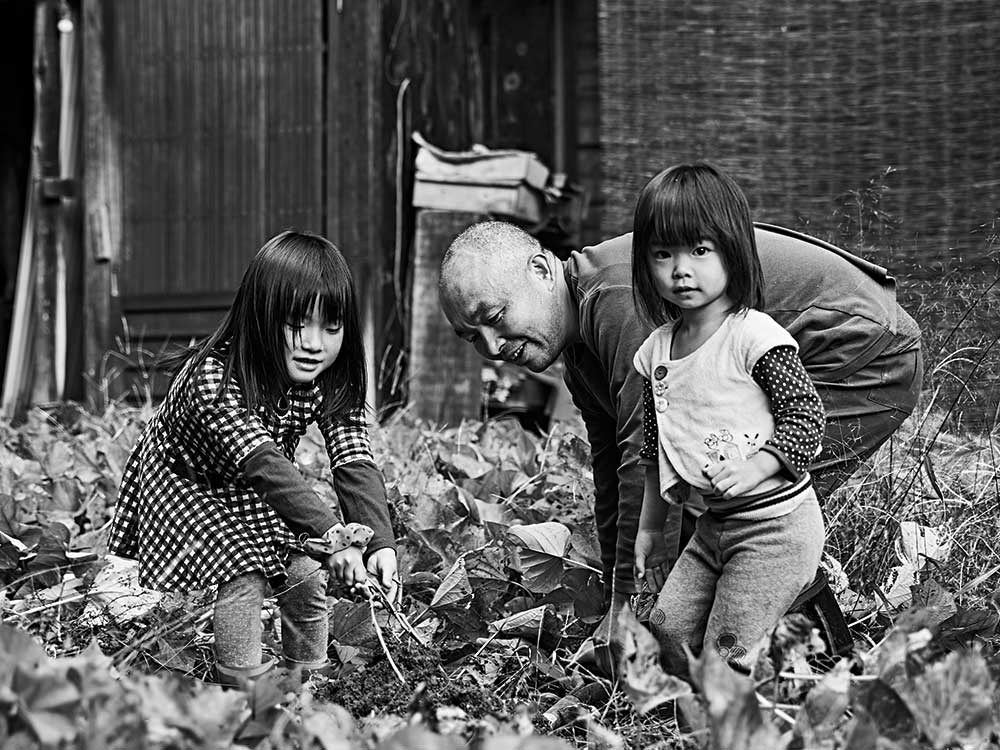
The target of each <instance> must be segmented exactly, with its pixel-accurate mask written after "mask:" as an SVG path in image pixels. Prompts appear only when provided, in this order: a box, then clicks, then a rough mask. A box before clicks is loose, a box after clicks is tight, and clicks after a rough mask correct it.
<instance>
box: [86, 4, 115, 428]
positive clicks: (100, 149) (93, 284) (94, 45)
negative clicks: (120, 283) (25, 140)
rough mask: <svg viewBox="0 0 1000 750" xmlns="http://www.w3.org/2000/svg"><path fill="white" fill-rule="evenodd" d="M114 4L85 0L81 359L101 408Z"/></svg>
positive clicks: (106, 333)
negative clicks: (82, 333)
mask: <svg viewBox="0 0 1000 750" xmlns="http://www.w3.org/2000/svg"><path fill="white" fill-rule="evenodd" d="M114 11H115V4H114V3H113V2H107V0H83V6H82V11H81V16H82V18H83V63H82V67H83V72H82V76H81V80H82V81H83V100H84V117H85V120H84V123H83V130H84V137H83V149H84V151H83V153H84V156H83V165H84V166H83V185H84V189H83V193H82V194H83V212H84V232H83V238H84V260H83V265H84V268H83V278H84V282H83V283H84V289H83V294H84V304H83V327H84V341H83V363H84V381H85V383H86V396H87V401H88V402H89V403H90V404H91V405H93V406H96V407H98V408H101V407H103V405H104V403H105V399H106V397H107V396H108V395H109V393H108V391H109V389H110V388H111V384H110V383H109V381H108V378H107V373H106V372H105V366H104V357H105V353H106V352H107V350H108V346H109V344H110V342H111V320H112V314H113V310H114V302H115V300H117V294H116V289H115V288H114V284H113V282H114V275H113V274H114V268H115V264H116V263H117V261H118V258H119V257H120V252H119V249H120V245H121V236H122V200H121V154H120V140H119V130H118V117H117V109H116V108H115V107H114V96H113V93H114V92H113V90H112V76H111V75H110V72H109V71H108V69H107V66H108V60H109V59H114V58H113V55H112V54H111V51H112V50H113V49H114V40H113V33H112V32H113V30H114Z"/></svg>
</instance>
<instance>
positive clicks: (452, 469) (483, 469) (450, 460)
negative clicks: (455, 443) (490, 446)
mask: <svg viewBox="0 0 1000 750" xmlns="http://www.w3.org/2000/svg"><path fill="white" fill-rule="evenodd" d="M436 464H437V470H438V471H439V472H440V473H441V474H444V475H446V476H449V477H451V478H452V479H464V478H466V477H468V478H470V479H475V478H477V477H481V476H483V475H484V474H486V473H487V472H488V471H490V469H492V468H493V467H492V466H491V465H490V464H488V463H486V462H485V461H481V460H480V459H478V458H474V457H472V456H466V455H465V454H463V453H459V452H457V451H456V452H454V453H452V454H451V455H449V456H447V457H444V456H440V455H439V456H438V457H437V461H436Z"/></svg>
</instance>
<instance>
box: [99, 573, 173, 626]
mask: <svg viewBox="0 0 1000 750" xmlns="http://www.w3.org/2000/svg"><path fill="white" fill-rule="evenodd" d="M105 559H106V560H107V562H108V564H107V565H105V566H104V567H103V568H101V570H100V571H99V572H98V573H97V575H96V576H95V578H94V582H93V584H92V585H91V587H90V591H89V592H88V596H87V604H86V606H85V607H84V609H83V612H82V613H81V615H80V624H81V625H83V626H84V627H98V626H100V625H102V624H105V623H107V622H108V620H111V621H113V622H115V623H118V624H122V623H126V622H130V621H132V620H135V619H138V618H140V617H144V616H145V615H147V614H149V613H150V612H151V611H153V609H154V608H155V607H156V605H157V604H159V603H160V601H161V600H162V599H163V594H161V593H160V592H159V591H153V590H151V589H146V588H143V587H142V586H140V585H139V564H138V562H136V561H135V560H127V559H125V558H122V557H116V556H114V555H109V556H108V557H107V558H105Z"/></svg>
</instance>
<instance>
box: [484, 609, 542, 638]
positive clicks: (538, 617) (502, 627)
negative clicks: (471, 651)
mask: <svg viewBox="0 0 1000 750" xmlns="http://www.w3.org/2000/svg"><path fill="white" fill-rule="evenodd" d="M489 627H490V630H492V631H494V632H495V633H498V634H500V635H506V636H516V637H518V638H525V639H527V640H533V639H535V638H537V637H539V635H540V634H541V633H550V634H551V633H556V632H557V631H558V630H559V620H558V619H557V618H556V615H555V612H553V610H552V607H551V605H548V604H543V605H542V606H540V607H533V608H532V609H526V610H524V611H523V612H516V613H515V614H512V615H510V616H509V617H504V618H502V619H500V620H495V621H494V622H491V623H490V624H489Z"/></svg>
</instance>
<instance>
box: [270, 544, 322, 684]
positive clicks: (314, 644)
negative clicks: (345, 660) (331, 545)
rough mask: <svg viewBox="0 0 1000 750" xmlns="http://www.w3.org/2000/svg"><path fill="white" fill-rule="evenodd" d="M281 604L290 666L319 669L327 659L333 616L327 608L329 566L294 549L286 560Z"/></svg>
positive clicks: (283, 639) (284, 645)
mask: <svg viewBox="0 0 1000 750" xmlns="http://www.w3.org/2000/svg"><path fill="white" fill-rule="evenodd" d="M285 574H286V575H287V578H286V581H285V586H284V588H283V590H282V591H280V592H278V604H279V606H280V607H281V650H282V652H283V653H284V655H285V661H286V662H287V663H288V665H289V666H297V665H298V666H303V667H305V668H307V669H318V668H319V667H321V666H323V665H324V664H325V663H326V649H327V635H328V633H329V630H330V619H329V614H328V613H327V608H326V581H327V572H326V569H325V568H324V567H323V566H322V565H321V564H320V563H319V562H317V561H316V560H314V559H312V558H311V557H308V556H306V555H302V554H296V553H291V554H290V555H289V556H288V562H287V563H286V564H285Z"/></svg>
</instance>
